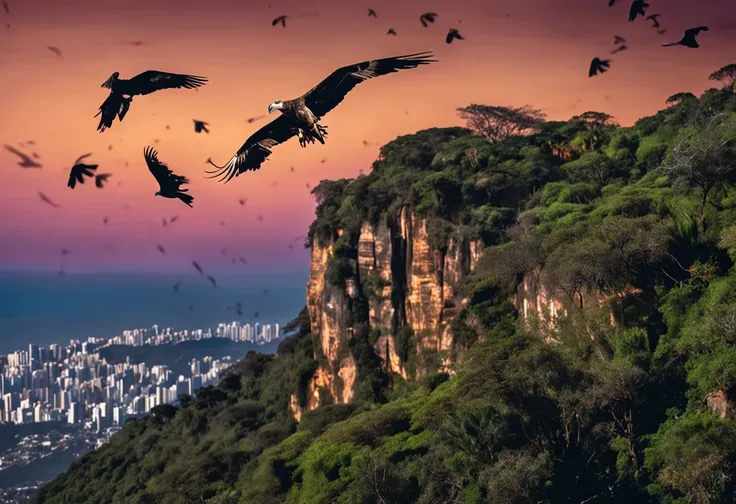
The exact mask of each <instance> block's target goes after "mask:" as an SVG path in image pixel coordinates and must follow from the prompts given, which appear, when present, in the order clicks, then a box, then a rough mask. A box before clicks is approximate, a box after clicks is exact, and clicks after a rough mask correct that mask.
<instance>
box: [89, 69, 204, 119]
mask: <svg viewBox="0 0 736 504" xmlns="http://www.w3.org/2000/svg"><path fill="white" fill-rule="evenodd" d="M119 77H120V73H118V72H115V73H113V74H112V75H111V76H110V78H109V79H107V80H106V81H105V82H104V83H103V84H102V86H101V87H103V88H108V89H109V90H110V95H109V96H108V97H107V99H106V100H105V101H104V102H103V103H102V105H100V111H99V112H97V114H96V115H95V117H97V116H98V115H99V116H101V117H100V124H99V125H98V126H97V131H100V132H102V131H105V128H110V127H111V126H112V122H113V120H114V119H115V116H118V119H119V120H121V121H122V120H123V118H124V117H125V114H127V113H128V109H129V108H130V102H132V101H133V96H135V95H147V94H151V93H153V92H155V91H160V90H162V89H172V88H184V89H194V88H198V87H200V86H204V85H205V83H206V82H207V78H206V77H199V76H196V75H185V74H173V73H167V72H159V71H158V70H147V71H145V72H143V73H140V74H138V75H136V76H135V77H133V78H132V79H120V78H119Z"/></svg>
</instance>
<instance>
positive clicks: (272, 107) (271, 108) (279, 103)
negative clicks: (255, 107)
mask: <svg viewBox="0 0 736 504" xmlns="http://www.w3.org/2000/svg"><path fill="white" fill-rule="evenodd" d="M274 110H284V102H282V101H281V100H276V101H275V102H273V103H272V104H271V105H269V106H268V113H269V114H270V113H271V112H273V111H274Z"/></svg>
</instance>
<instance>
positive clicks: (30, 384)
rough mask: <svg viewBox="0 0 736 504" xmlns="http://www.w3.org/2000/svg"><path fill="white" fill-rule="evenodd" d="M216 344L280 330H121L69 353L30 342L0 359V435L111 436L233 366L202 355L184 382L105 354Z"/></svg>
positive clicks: (273, 335) (260, 340)
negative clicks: (20, 429) (43, 428)
mask: <svg viewBox="0 0 736 504" xmlns="http://www.w3.org/2000/svg"><path fill="white" fill-rule="evenodd" d="M215 337H216V338H227V339H230V340H232V341H235V342H244V343H246V342H247V343H253V344H258V345H263V344H266V343H270V342H271V341H273V340H275V339H278V338H279V324H273V325H271V324H265V325H260V324H258V323H256V324H254V325H252V326H251V325H250V324H245V325H240V324H239V323H238V322H232V323H230V324H224V323H221V324H219V325H218V326H217V328H216V330H215V332H214V334H213V332H212V329H206V330H202V329H196V330H193V331H187V330H184V331H174V330H173V329H172V328H170V327H167V328H165V329H163V330H159V327H158V326H157V325H154V326H153V327H151V328H150V329H133V330H126V331H123V334H122V335H120V336H114V337H112V338H94V337H90V338H87V340H86V341H81V340H71V341H70V342H69V345H67V346H63V345H56V344H54V345H49V347H48V348H46V347H41V346H38V345H35V344H33V343H31V344H30V345H28V350H27V351H26V350H19V351H16V352H13V353H11V354H8V355H7V356H3V355H0V371H2V372H1V373H0V397H2V402H0V428H2V425H1V423H2V422H6V423H14V424H26V423H40V422H51V421H55V422H58V421H61V422H66V423H69V424H79V423H82V422H88V423H89V425H87V427H89V428H91V429H94V430H96V431H97V432H102V431H104V430H106V429H110V428H113V431H115V430H117V429H114V427H118V428H119V426H121V425H122V424H123V423H125V420H126V418H129V417H133V416H138V415H142V414H145V413H148V412H150V411H151V409H152V408H154V407H156V406H158V405H161V404H168V403H172V402H174V401H176V400H177V399H178V398H179V396H180V395H182V394H189V395H193V394H194V393H195V392H196V390H197V389H199V388H201V387H205V386H207V385H212V384H216V383H217V382H218V380H219V378H220V375H221V373H222V372H223V371H224V370H225V369H226V368H227V367H228V366H229V365H230V364H231V363H232V362H231V358H230V357H223V358H221V359H214V358H212V357H209V356H204V357H202V358H197V359H192V360H191V361H190V362H189V371H190V375H189V376H184V375H181V374H180V375H178V376H175V375H174V373H172V372H171V370H170V369H169V368H168V367H167V366H165V365H152V366H149V365H147V364H146V363H145V362H141V363H137V364H134V363H131V362H130V361H129V358H127V357H126V359H125V362H123V363H118V364H110V363H108V362H107V361H106V360H105V358H104V357H101V356H100V351H101V350H102V349H103V348H106V347H110V346H113V345H126V346H133V347H141V346H144V345H150V346H159V345H170V344H173V345H176V344H179V343H183V342H185V341H198V340H206V339H211V338H215ZM112 433H114V432H110V434H112ZM0 467H2V460H0Z"/></svg>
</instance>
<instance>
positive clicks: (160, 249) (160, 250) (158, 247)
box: [156, 245, 166, 254]
mask: <svg viewBox="0 0 736 504" xmlns="http://www.w3.org/2000/svg"><path fill="white" fill-rule="evenodd" d="M156 248H157V249H158V251H159V252H161V253H162V254H165V253H166V249H165V248H164V247H163V245H156Z"/></svg>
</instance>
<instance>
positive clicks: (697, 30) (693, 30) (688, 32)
mask: <svg viewBox="0 0 736 504" xmlns="http://www.w3.org/2000/svg"><path fill="white" fill-rule="evenodd" d="M701 31H708V27H707V26H698V27H697V28H690V29H689V30H685V36H686V37H687V36H688V35H690V36H692V37H694V36H696V35H697V34H698V33H700V32H701Z"/></svg>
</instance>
